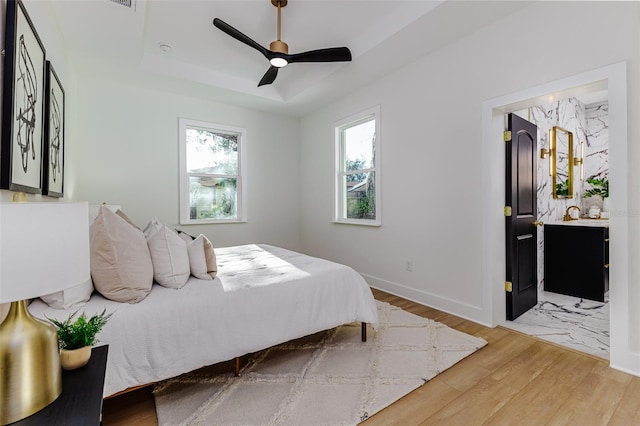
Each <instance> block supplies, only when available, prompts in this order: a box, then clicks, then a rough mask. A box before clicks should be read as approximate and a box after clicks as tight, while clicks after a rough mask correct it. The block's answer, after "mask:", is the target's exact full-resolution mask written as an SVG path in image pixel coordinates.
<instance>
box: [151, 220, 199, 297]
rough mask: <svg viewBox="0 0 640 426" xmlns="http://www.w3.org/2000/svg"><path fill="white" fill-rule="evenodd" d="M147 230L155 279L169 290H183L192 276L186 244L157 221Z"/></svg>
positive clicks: (171, 230)
mask: <svg viewBox="0 0 640 426" xmlns="http://www.w3.org/2000/svg"><path fill="white" fill-rule="evenodd" d="M151 222H152V223H150V224H149V226H147V228H145V233H146V232H147V230H148V231H149V232H148V233H147V244H148V245H149V253H151V261H152V262H153V278H154V279H155V280H156V282H157V283H158V284H160V285H161V286H164V287H169V288H181V287H182V286H184V285H185V284H186V283H187V280H188V279H189V275H190V267H189V255H188V254H187V245H186V243H185V242H184V241H183V240H182V238H180V237H179V236H178V234H177V233H176V232H175V231H174V230H173V229H170V228H168V227H167V226H165V225H162V224H161V223H160V222H158V221H157V219H155V218H154V219H152V221H151Z"/></svg>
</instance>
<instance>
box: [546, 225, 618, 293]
mask: <svg viewBox="0 0 640 426" xmlns="http://www.w3.org/2000/svg"><path fill="white" fill-rule="evenodd" d="M544 289H545V291H551V292H554V293H560V294H566V295H568V296H574V297H581V298H585V299H590V300H597V301H599V302H604V294H605V293H606V292H607V291H609V228H608V227H605V226H576V225H545V226H544Z"/></svg>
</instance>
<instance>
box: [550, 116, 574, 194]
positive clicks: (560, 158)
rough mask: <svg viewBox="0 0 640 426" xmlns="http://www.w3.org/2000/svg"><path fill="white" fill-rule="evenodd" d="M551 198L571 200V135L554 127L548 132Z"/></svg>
mask: <svg viewBox="0 0 640 426" xmlns="http://www.w3.org/2000/svg"><path fill="white" fill-rule="evenodd" d="M549 141H550V148H551V152H552V154H551V176H552V180H551V181H552V183H553V198H573V167H571V160H572V159H573V133H571V132H570V131H568V130H565V129H563V128H562V127H558V126H554V127H553V128H552V129H551V130H549Z"/></svg>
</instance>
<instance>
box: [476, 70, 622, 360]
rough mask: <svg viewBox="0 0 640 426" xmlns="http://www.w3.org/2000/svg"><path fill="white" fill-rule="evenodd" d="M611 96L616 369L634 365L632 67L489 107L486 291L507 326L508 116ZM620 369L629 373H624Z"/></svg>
mask: <svg viewBox="0 0 640 426" xmlns="http://www.w3.org/2000/svg"><path fill="white" fill-rule="evenodd" d="M603 89H608V90H609V105H610V114H611V126H610V129H609V130H610V141H611V145H610V162H611V175H610V178H611V180H613V181H615V182H617V186H616V190H615V192H613V193H612V194H611V197H610V199H611V201H610V204H611V210H612V211H613V212H618V213H617V214H613V215H612V216H611V219H610V235H611V237H610V238H611V243H610V256H611V263H612V265H615V267H614V268H612V270H611V275H610V280H611V285H612V290H611V291H610V302H609V303H610V312H611V313H610V328H611V348H610V354H611V358H610V359H611V365H612V366H616V363H618V362H619V360H623V361H624V362H629V360H631V355H632V354H631V353H630V350H629V338H630V335H629V322H630V314H629V309H628V306H627V304H626V298H627V297H628V291H629V283H628V258H627V256H626V247H627V245H628V215H627V214H626V212H627V208H628V200H627V182H626V180H627V163H626V157H627V105H626V93H627V83H626V63H618V64H614V65H609V66H606V67H603V68H600V69H597V70H593V71H589V72H585V73H582V74H579V75H576V76H572V77H568V78H564V79H561V80H557V81H554V82H551V83H547V84H543V85H540V86H536V87H533V88H529V89H526V90H523V91H521V92H518V93H514V94H511V95H506V96H502V97H499V98H495V99H492V100H489V101H486V102H484V103H483V129H484V131H483V148H484V149H483V164H484V168H483V176H482V178H483V183H484V185H485V187H489V188H493V191H492V192H491V194H490V195H489V196H488V197H486V198H485V199H484V201H483V267H484V268H483V271H484V272H483V288H484V290H485V293H484V294H485V297H486V299H485V302H486V304H485V306H487V307H488V310H487V313H486V314H487V322H488V323H489V324H491V325H492V326H496V325H501V324H503V323H504V322H505V319H506V315H505V294H504V270H505V254H504V239H505V231H504V216H503V214H502V213H503V208H504V199H503V196H502V195H503V190H501V188H504V185H505V180H504V169H505V164H504V158H503V155H502V149H500V150H497V149H496V141H497V140H501V139H502V138H501V136H502V132H503V130H504V119H503V116H504V114H506V113H509V112H513V111H517V110H520V109H526V108H528V107H531V106H534V105H537V104H540V103H544V102H545V101H546V100H548V97H549V96H559V97H572V96H575V95H576V94H579V93H584V92H592V91H597V90H603ZM618 368H623V369H624V368H625V367H620V366H618Z"/></svg>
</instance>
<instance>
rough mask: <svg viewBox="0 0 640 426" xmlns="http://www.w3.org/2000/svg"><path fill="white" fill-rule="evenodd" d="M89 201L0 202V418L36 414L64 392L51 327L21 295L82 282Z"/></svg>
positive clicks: (85, 271) (86, 259) (86, 264)
mask: <svg viewBox="0 0 640 426" xmlns="http://www.w3.org/2000/svg"><path fill="white" fill-rule="evenodd" d="M88 215H89V213H88V204H87V203H64V202H49V203H0V303H8V302H11V307H10V308H9V313H8V314H7V317H6V318H5V320H4V321H3V322H2V324H0V424H3V425H4V424H7V423H12V422H15V421H18V420H21V419H23V418H25V417H27V416H30V415H31V414H34V413H36V412H38V411H40V410H41V409H43V408H44V407H46V406H47V405H49V404H50V403H52V402H53V401H55V399H56V398H57V397H58V396H59V395H60V393H61V392H62V380H61V369H60V357H59V352H58V334H57V331H56V328H55V327H54V326H53V325H52V324H50V323H48V322H45V321H42V320H39V319H37V318H34V317H32V316H31V314H29V311H28V309H27V300H26V299H31V298H35V297H39V296H42V295H46V294H50V293H55V292H58V291H61V290H64V289H67V288H71V287H74V286H77V285H79V284H82V283H85V282H86V281H87V280H88V279H90V272H89V222H88V217H89V216H88Z"/></svg>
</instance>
